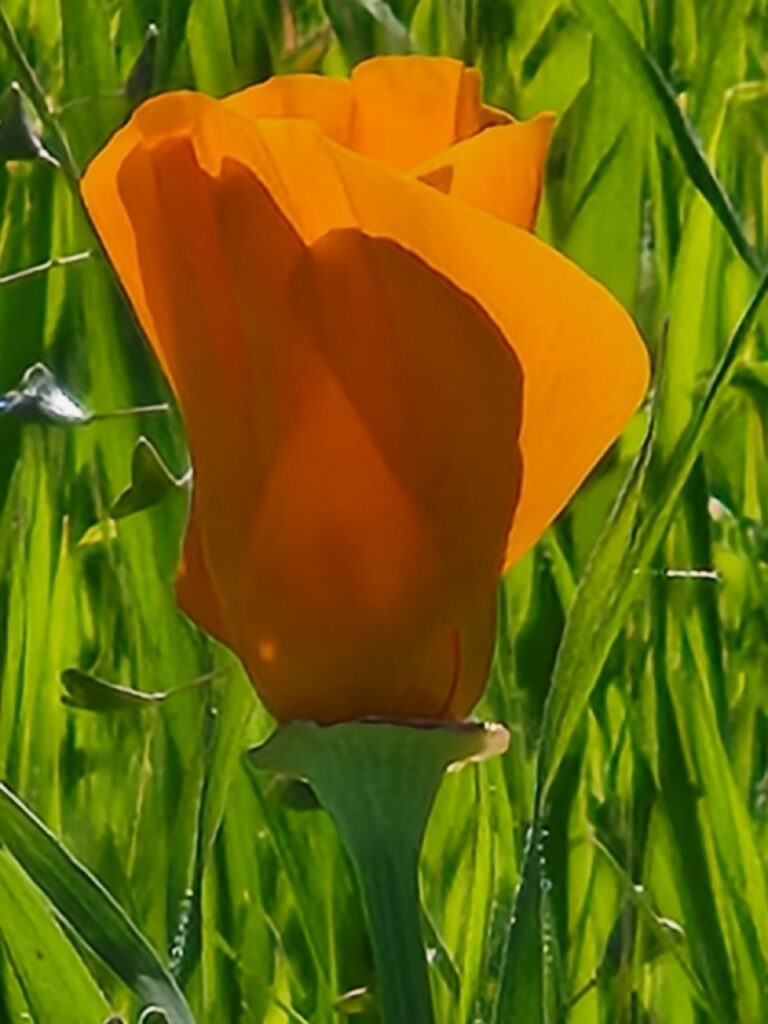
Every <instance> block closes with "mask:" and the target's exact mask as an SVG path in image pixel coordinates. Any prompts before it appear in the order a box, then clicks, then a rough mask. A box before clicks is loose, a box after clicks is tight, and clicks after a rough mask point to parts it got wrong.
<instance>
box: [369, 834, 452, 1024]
mask: <svg viewBox="0 0 768 1024" xmlns="http://www.w3.org/2000/svg"><path fill="white" fill-rule="evenodd" d="M392 845H394V844H390V848H389V849H387V848H386V844H382V848H381V849H379V850H375V849H371V848H369V849H367V850H366V851H362V850H358V851H357V852H356V853H352V851H350V854H351V856H352V859H353V861H354V863H355V865H356V874H357V880H358V884H359V886H360V889H361V892H362V896H363V905H364V906H365V911H366V916H367V918H368V925H369V928H370V934H371V944H372V946H373V956H374V961H375V965H376V976H377V979H378V989H377V996H378V999H377V1002H378V1005H379V1009H380V1015H381V1024H403V1021H409V1022H413V1024H433V1022H434V1019H435V1018H434V1014H433V1011H432V999H431V995H430V990H429V976H428V974H427V961H426V957H425V953H424V945H423V943H422V940H421V914H420V900H419V888H418V880H417V869H418V865H417V856H416V855H412V854H411V851H403V855H402V856H398V854H397V853H396V851H394V850H393V849H392Z"/></svg>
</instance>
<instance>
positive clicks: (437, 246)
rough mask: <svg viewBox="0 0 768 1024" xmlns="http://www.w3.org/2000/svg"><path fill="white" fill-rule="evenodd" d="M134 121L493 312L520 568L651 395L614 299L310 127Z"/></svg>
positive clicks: (306, 230)
mask: <svg viewBox="0 0 768 1024" xmlns="http://www.w3.org/2000/svg"><path fill="white" fill-rule="evenodd" d="M134 120H135V123H136V124H137V126H138V127H139V130H140V131H142V132H143V133H144V134H145V135H146V136H147V137H148V138H152V137H153V135H154V134H159V136H160V137H161V138H164V137H166V136H167V135H168V134H173V133H177V134H178V133H186V134H187V136H188V137H189V138H190V139H191V140H192V141H193V144H194V146H195V151H196V153H197V156H198V159H199V160H200V162H201V164H202V165H203V166H205V167H206V168H207V169H208V171H209V173H212V174H216V173H218V170H219V168H220V166H221V162H222V160H223V159H224V156H225V154H226V155H227V156H228V157H229V158H231V159H234V160H237V161H238V162H240V163H241V164H242V165H243V166H245V167H249V168H250V169H251V170H252V172H253V173H254V174H255V175H256V176H257V177H258V178H259V180H260V181H262V182H263V183H264V186H265V188H266V189H267V190H268V191H269V193H270V195H271V196H273V197H274V200H275V202H276V203H277V205H278V206H279V208H280V209H281V210H282V212H283V214H284V215H285V217H286V218H287V219H288V220H289V222H290V223H291V224H292V225H293V228H294V230H295V231H296V232H297V234H298V235H300V236H301V238H302V239H303V240H304V241H305V243H307V244H311V243H312V242H314V241H316V240H317V239H319V238H321V237H322V236H323V235H325V234H327V233H328V232H329V231H332V230H335V229H336V228H339V227H352V226H357V227H360V228H361V229H362V230H363V231H364V232H365V233H367V234H369V235H372V236H380V237H383V238H389V239H392V240H393V241H396V242H397V243H398V244H399V245H401V246H402V247H403V248H405V249H406V250H408V251H409V252H411V253H413V254H414V255H417V256H418V257H419V258H420V259H422V260H423V261H424V262H425V263H426V264H427V265H428V266H431V267H432V268H434V269H435V270H437V271H438V272H439V273H441V274H442V275H443V276H444V277H446V278H447V279H448V280H449V281H451V282H453V283H454V284H455V285H456V286H457V287H459V288H461V289H462V290H463V291H465V292H466V293H467V294H468V295H471V296H472V297H473V298H474V299H475V300H476V301H477V302H478V303H479V304H480V306H481V307H482V308H483V309H484V310H486V311H487V313H488V314H489V315H490V316H491V318H492V319H493V320H494V321H495V323H496V324H497V325H498V326H499V328H500V329H501V332H502V334H503V335H504V337H505V338H506V339H507V341H508V342H509V344H510V345H511V347H512V348H513V350H514V352H515V354H516V356H517V358H518V359H519V361H520V364H521V366H522V369H523V376H524V381H525V389H524V410H523V422H522V428H521V435H520V444H521V449H522V455H523V467H524V471H523V481H522V492H521V495H520V501H519V504H518V507H517V512H516V515H515V521H514V524H513V526H512V529H511V531H510V536H509V543H508V552H507V558H508V561H509V562H511V561H513V560H514V559H515V558H516V557H518V556H519V555H520V554H521V553H522V552H523V551H525V550H526V549H527V548H528V547H530V545H531V544H532V543H534V542H535V540H536V539H537V538H538V537H539V536H540V534H541V533H542V532H543V531H544V529H545V528H546V527H547V526H548V525H549V523H550V522H551V521H552V519H553V518H554V517H555V516H556V515H557V513H558V512H559V511H560V510H561V509H562V507H563V506H564V505H565V503H566V502H567V501H568V499H569V498H570V497H571V495H572V494H573V493H574V491H575V490H576V488H577V487H578V485H579V484H580V483H581V481H582V480H583V479H584V477H585V476H586V474H587V473H588V472H589V470H590V469H591V468H592V467H593V466H594V464H595V463H596V462H597V460H598V459H599V458H600V456H601V455H602V454H603V453H604V452H605V451H606V449H607V448H608V447H609V445H610V444H611V443H612V441H613V440H614V438H615V437H616V435H617V434H618V433H619V432H620V430H621V428H622V427H623V425H624V424H625V422H626V421H627V419H628V418H629V416H630V415H631V413H632V412H633V411H634V410H635V409H636V408H637V406H638V405H639V403H640V401H641V400H642V398H643V396H644V394H645V391H646V388H647V384H648V374H649V366H648V356H647V352H646V349H645V346H644V345H643V343H642V340H641V338H640V336H639V335H638V333H637V330H636V329H635V327H634V325H633V323H632V320H631V318H630V317H629V316H628V315H627V313H626V312H625V311H624V310H623V309H622V307H621V306H620V305H619V303H618V302H616V300H615V299H614V298H613V297H612V296H611V295H610V294H609V293H608V291H607V290H606V289H605V288H603V287H602V286H601V285H600V284H598V283H597V282H596V281H594V280H592V279H591V278H590V277H588V276H587V275H586V274H584V273H583V272H582V271H581V270H579V269H578V267H576V266H574V265H573V264H572V263H570V262H569V261H568V260H567V259H565V258H564V257H563V256H561V255H560V254H558V253H557V252H555V251H554V250H553V249H551V248H550V247H549V246H546V245H544V244H543V243H542V242H540V241H538V240H537V239H536V238H534V237H533V236H532V235H530V234H528V233H527V232H525V231H521V230H520V229H518V228H516V227H514V226H512V225H510V224H507V223H505V222H504V221H502V220H500V219H499V218H496V217H492V216H489V215H488V214H486V213H484V212H483V211H480V210H476V209H474V208H473V207H471V206H469V205H467V204H464V203H458V202H455V201H454V200H452V199H451V198H449V197H446V196H444V195H441V194H440V193H439V192H438V191H437V190H435V189H427V188H424V187H423V185H422V184H421V183H420V182H418V181H412V180H408V179H407V178H405V177H402V176H399V175H395V174H392V173H391V172H389V171H388V170H387V169H386V168H384V167H381V166H379V165H377V164H375V163H374V162H373V161H370V160H365V159H361V158H360V157H358V156H357V155H356V154H354V153H351V152H349V151H348V150H346V149H343V148H341V147H337V146H335V145H334V144H333V143H331V142H329V141H328V140H326V139H324V138H323V137H322V136H321V135H320V134H319V133H318V132H317V130H316V129H314V128H313V127H312V126H311V125H309V124H307V123H305V122H302V121H281V122H277V121H266V120H265V121H262V122H256V123H253V124H249V123H246V122H245V121H243V120H242V119H240V118H237V117H235V116H233V115H232V114H230V113H229V112H228V111H226V109H224V108H223V107H222V106H221V105H218V104H217V103H216V101H214V100H210V99H208V98H206V97H203V96H199V95H194V94H188V95H183V96H179V95H177V96H171V97H160V98H159V99H157V100H154V101H152V102H150V103H148V104H145V105H144V106H143V107H142V108H140V110H139V111H138V112H137V115H136V117H135V119H134ZM99 159H100V158H99Z"/></svg>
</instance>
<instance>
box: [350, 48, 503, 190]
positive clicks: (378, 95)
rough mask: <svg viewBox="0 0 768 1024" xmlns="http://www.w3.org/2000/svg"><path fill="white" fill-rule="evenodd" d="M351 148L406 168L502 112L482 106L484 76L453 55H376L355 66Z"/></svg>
mask: <svg viewBox="0 0 768 1024" xmlns="http://www.w3.org/2000/svg"><path fill="white" fill-rule="evenodd" d="M350 83H351V86H352V91H353V94H354V119H353V125H352V133H351V136H350V139H349V143H348V145H349V147H350V148H351V149H353V150H355V151H356V152H357V153H361V154H363V155H364V156H368V157H371V158H372V159H374V160H376V161H378V162H379V163H382V164H384V165H385V166H387V167H390V168H391V169H392V170H395V171H407V170H409V169H410V168H412V167H414V166H415V165H416V164H418V163H421V162H422V161H423V160H426V159H427V158H428V157H430V156H432V155H433V154H434V153H439V152H441V151H442V150H444V149H447V148H448V147H449V146H451V145H453V144H454V143H455V142H458V141H459V140H461V139H465V138H469V137H470V136H471V135H474V134H475V133H476V132H478V131H480V129H481V128H483V127H485V126H486V125H488V124H496V123H498V121H497V119H498V118H499V116H500V115H499V112H498V111H493V110H492V108H490V107H483V105H482V103H481V101H480V75H479V73H478V72H477V71H476V70H475V69H474V68H466V67H465V66H464V65H463V64H462V63H461V62H460V61H457V60H452V59H451V58H449V57H413V56H409V57H374V58H372V59H371V60H366V61H363V62H362V63H361V64H358V65H357V67H356V68H355V69H354V70H353V72H352V76H351V79H350Z"/></svg>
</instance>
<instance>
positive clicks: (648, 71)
mask: <svg viewBox="0 0 768 1024" xmlns="http://www.w3.org/2000/svg"><path fill="white" fill-rule="evenodd" d="M576 6H577V8H578V9H579V10H580V11H581V13H582V14H583V15H584V17H585V18H586V19H587V21H588V22H589V24H590V25H591V26H592V29H593V30H594V32H595V35H596V36H597V37H598V38H600V39H602V40H603V41H604V42H605V43H606V44H607V46H608V47H609V49H610V50H611V52H612V53H613V54H614V55H615V56H616V58H617V65H618V66H619V67H620V68H621V69H622V71H623V73H624V75H625V76H626V77H627V78H628V80H629V83H630V84H631V85H632V86H633V87H634V88H636V89H638V90H639V92H640V95H642V96H643V97H644V99H645V101H646V103H647V106H648V108H649V109H650V110H653V111H655V113H656V119H657V121H658V123H659V125H660V126H662V127H663V128H664V129H665V132H666V134H668V135H669V136H670V138H671V139H672V141H673V143H674V146H675V148H676V150H677V153H678V156H679V157H680V160H681V162H682V164H683V166H684V167H685V170H686V171H687V173H688V177H689V179H690V181H691V182H692V183H693V185H695V187H696V188H697V189H698V190H699V192H701V194H702V195H703V196H704V198H705V199H706V201H707V202H708V203H709V204H710V206H711V207H712V209H713V210H714V212H715V215H716V216H717V218H718V220H719V221H720V223H721V224H722V225H723V227H724V228H725V230H726V231H727V232H728V235H729V236H730V239H731V241H732V242H733V245H734V247H735V249H736V251H737V252H738V253H739V255H740V256H741V257H742V259H743V260H744V261H745V263H746V264H747V265H748V266H750V267H751V268H752V269H753V270H754V271H755V272H756V273H760V272H761V270H762V267H763V259H762V257H761V255H760V254H759V253H758V252H756V251H755V249H754V247H753V245H752V244H751V243H750V241H749V239H748V238H747V236H746V235H745V233H744V229H743V227H742V224H741V222H740V220H739V216H738V214H737V212H736V210H735V208H734V206H733V203H732V202H731V199H730V197H729V196H728V194H727V192H726V191H725V189H724V188H723V186H722V185H721V183H720V182H719V181H718V179H717V177H716V176H715V173H714V172H713V170H712V168H711V167H710V165H709V163H708V162H707V158H706V156H705V154H704V152H703V150H702V148H701V145H700V143H699V141H698V139H697V138H696V135H695V133H694V131H693V128H692V127H691V125H690V123H689V121H688V119H687V118H686V116H685V114H684V113H683V111H682V110H681V108H680V106H679V105H678V102H677V97H676V96H675V94H674V92H673V91H672V89H671V87H670V85H669V82H668V81H667V79H666V78H665V77H664V75H663V74H662V72H661V70H660V69H659V66H658V65H657V63H656V61H655V60H654V59H653V57H652V56H651V54H649V53H648V52H647V51H646V50H644V49H643V47H642V46H641V45H640V43H639V42H638V40H637V39H636V37H635V36H634V34H633V33H632V31H631V30H630V28H629V27H628V26H627V24H626V22H625V21H624V20H623V18H622V17H621V16H620V15H619V14H618V12H617V11H616V10H615V9H614V7H613V5H612V4H611V3H610V0H576Z"/></svg>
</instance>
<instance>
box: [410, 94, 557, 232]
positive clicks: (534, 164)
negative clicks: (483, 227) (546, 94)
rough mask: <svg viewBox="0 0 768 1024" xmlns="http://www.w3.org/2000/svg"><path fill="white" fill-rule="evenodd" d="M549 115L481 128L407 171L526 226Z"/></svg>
mask: <svg viewBox="0 0 768 1024" xmlns="http://www.w3.org/2000/svg"><path fill="white" fill-rule="evenodd" d="M553 123H554V117H553V115H551V114H539V115H538V117H535V118H533V119H532V120H530V121H521V122H515V123H513V124H508V125H504V126H499V127H496V128H486V129H485V131H482V132H480V133H479V134H478V135H475V136H473V137H472V138H469V139H465V140H464V141H463V142H458V143H457V144H456V145H454V146H451V147H450V148H449V149H447V150H444V151H443V152H442V153H436V154H435V155H434V156H431V157H429V158H428V159H427V160H425V161H423V162H422V163H420V164H419V165H418V166H416V167H414V168H413V170H412V171H411V174H412V175H413V176H414V177H415V178H418V179H419V180H420V181H424V182H426V183H427V184H431V185H433V186H434V187H436V188H438V189H439V190H440V191H441V192H445V193H447V194H448V195H450V196H451V197H452V198H454V199H460V200H461V201H462V202H465V203H469V204H470V206H477V207H479V208H480V209H482V210H487V211H488V212H489V213H493V214H495V215H496V216H497V217H502V218H503V219H504V220H506V221H509V223H510V224H515V225H516V226H517V227H520V228H525V229H526V230H529V231H530V230H532V228H533V225H534V223H535V221H536V212H537V210H538V206H539V198H540V196H541V188H542V183H543V178H544V165H545V163H546V159H547V149H548V147H549V140H550V137H551V134H552V126H553Z"/></svg>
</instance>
